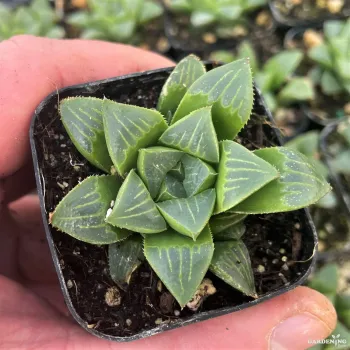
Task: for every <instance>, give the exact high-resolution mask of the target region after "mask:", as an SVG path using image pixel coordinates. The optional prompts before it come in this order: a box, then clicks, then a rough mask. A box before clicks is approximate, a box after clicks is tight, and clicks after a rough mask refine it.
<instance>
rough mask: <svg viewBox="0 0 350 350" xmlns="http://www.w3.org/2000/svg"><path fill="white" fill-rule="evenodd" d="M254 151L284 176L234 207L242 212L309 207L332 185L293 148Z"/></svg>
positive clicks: (264, 211) (258, 212)
mask: <svg viewBox="0 0 350 350" xmlns="http://www.w3.org/2000/svg"><path fill="white" fill-rule="evenodd" d="M254 154H255V155H256V156H258V157H259V158H261V159H263V160H264V161H266V162H268V163H270V164H271V165H273V166H274V167H276V168H277V170H278V172H279V173H280V177H279V178H277V179H275V180H273V181H271V182H270V183H269V184H267V185H266V186H264V187H263V188H261V189H260V190H259V191H257V192H255V193H254V194H252V195H251V196H250V197H248V198H247V199H246V200H244V201H243V202H241V203H239V204H238V205H237V206H236V207H234V210H235V211H236V212H238V213H245V214H263V213H277V212H284V211H291V210H297V209H301V208H305V207H307V206H309V205H311V204H313V203H316V202H317V201H318V200H319V199H320V198H322V197H323V196H324V195H326V193H328V192H329V191H330V189H331V187H330V185H329V184H328V183H327V181H326V180H325V179H324V177H323V176H322V174H320V173H319V172H318V171H317V169H316V168H315V167H314V165H313V164H311V163H310V162H309V161H308V159H307V158H306V157H305V156H304V155H302V154H301V153H299V152H297V151H295V150H293V149H289V148H287V147H271V148H264V149H259V150H256V151H254Z"/></svg>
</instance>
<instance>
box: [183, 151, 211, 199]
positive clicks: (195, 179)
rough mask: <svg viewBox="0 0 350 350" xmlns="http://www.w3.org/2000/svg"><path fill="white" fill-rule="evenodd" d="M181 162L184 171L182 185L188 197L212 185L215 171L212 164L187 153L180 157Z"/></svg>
mask: <svg viewBox="0 0 350 350" xmlns="http://www.w3.org/2000/svg"><path fill="white" fill-rule="evenodd" d="M181 162H182V164H183V167H184V171H185V179H184V181H183V185H184V188H185V190H186V193H187V196H188V197H191V196H194V195H196V194H198V193H200V192H203V191H204V190H207V189H208V188H211V187H213V185H214V183H215V180H216V171H215V170H214V168H213V167H212V166H210V165H209V164H207V163H205V162H203V161H202V160H200V159H198V158H195V157H192V156H189V155H187V154H186V155H184V156H183V157H182V159H181Z"/></svg>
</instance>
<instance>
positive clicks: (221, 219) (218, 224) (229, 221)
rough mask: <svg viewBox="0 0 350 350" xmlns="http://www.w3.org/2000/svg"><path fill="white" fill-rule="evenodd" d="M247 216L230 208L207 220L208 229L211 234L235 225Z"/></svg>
mask: <svg viewBox="0 0 350 350" xmlns="http://www.w3.org/2000/svg"><path fill="white" fill-rule="evenodd" d="M246 217H247V215H246V214H237V213H234V212H232V211H231V210H228V211H225V212H224V213H221V214H219V215H214V216H212V217H211V219H210V221H209V225H210V229H211V232H212V233H213V235H215V234H216V233H220V232H222V231H225V230H227V229H228V228H230V227H231V226H235V225H237V224H238V223H240V222H243V220H244V219H245V218H246Z"/></svg>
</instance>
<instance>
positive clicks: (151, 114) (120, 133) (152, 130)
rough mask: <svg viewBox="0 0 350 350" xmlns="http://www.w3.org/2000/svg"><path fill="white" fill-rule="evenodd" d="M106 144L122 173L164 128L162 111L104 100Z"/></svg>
mask: <svg viewBox="0 0 350 350" xmlns="http://www.w3.org/2000/svg"><path fill="white" fill-rule="evenodd" d="M103 124H104V129H105V134H106V141H107V147H108V151H109V155H110V156H111V158H112V161H113V164H114V166H115V168H116V170H117V171H118V173H119V174H120V175H121V176H124V174H125V172H127V171H129V170H130V169H132V168H133V167H136V160H137V155H138V151H139V149H141V148H144V147H147V146H150V145H153V144H155V143H156V142H157V140H158V138H159V136H160V135H161V134H162V133H163V132H164V130H165V129H166V128H167V124H166V122H165V120H164V119H163V117H162V115H161V114H160V113H159V112H157V111H155V110H151V109H146V108H142V107H137V106H131V105H126V104H122V103H117V102H114V101H110V100H104V101H103Z"/></svg>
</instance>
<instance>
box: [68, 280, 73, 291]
mask: <svg viewBox="0 0 350 350" xmlns="http://www.w3.org/2000/svg"><path fill="white" fill-rule="evenodd" d="M72 287H73V282H72V280H68V281H67V288H68V289H71V288H72Z"/></svg>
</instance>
